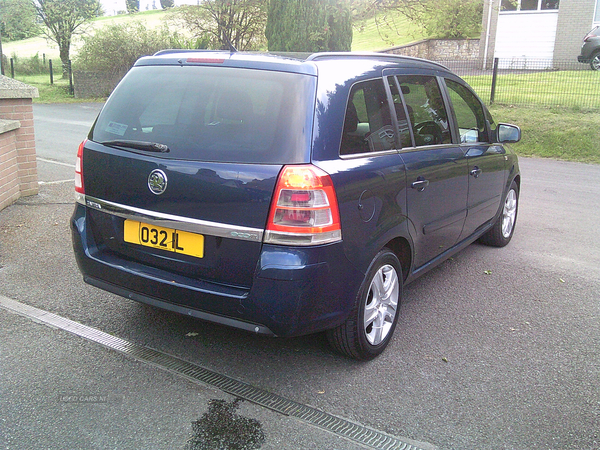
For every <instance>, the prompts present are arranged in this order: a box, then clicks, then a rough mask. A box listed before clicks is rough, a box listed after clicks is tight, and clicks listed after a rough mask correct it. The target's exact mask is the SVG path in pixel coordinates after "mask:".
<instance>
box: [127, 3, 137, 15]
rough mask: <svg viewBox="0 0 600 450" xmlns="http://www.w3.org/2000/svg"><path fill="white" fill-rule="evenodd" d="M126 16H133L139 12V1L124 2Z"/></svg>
mask: <svg viewBox="0 0 600 450" xmlns="http://www.w3.org/2000/svg"><path fill="white" fill-rule="evenodd" d="M125 7H126V8H127V14H134V13H136V12H138V11H139V10H140V0H125Z"/></svg>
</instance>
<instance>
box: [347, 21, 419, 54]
mask: <svg viewBox="0 0 600 450" xmlns="http://www.w3.org/2000/svg"><path fill="white" fill-rule="evenodd" d="M352 28H353V36H352V50H353V51H377V50H384V49H386V48H390V47H395V46H397V45H404V44H408V43H410V42H414V41H418V40H420V39H423V38H424V36H423V32H422V31H421V30H420V29H419V28H417V27H416V26H415V25H414V24H413V23H411V22H410V21H409V20H408V19H407V18H406V17H404V16H402V15H400V14H398V13H392V14H389V15H386V16H383V15H382V16H380V17H377V18H372V19H369V20H366V21H364V22H357V23H354V24H353V27H352Z"/></svg>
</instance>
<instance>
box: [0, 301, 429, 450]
mask: <svg viewBox="0 0 600 450" xmlns="http://www.w3.org/2000/svg"><path fill="white" fill-rule="evenodd" d="M0 306H1V307H3V308H5V309H8V310H10V311H13V312H15V313H17V314H20V315H22V316H25V317H28V318H30V319H32V320H34V321H36V322H39V323H43V324H45V325H49V326H51V327H55V328H59V329H62V330H65V331H68V332H69V333H73V334H76V335H77V336H80V337H82V338H85V339H88V340H90V341H93V342H97V343H98V344H102V345H104V346H105V347H108V348H111V349H113V350H116V351H118V352H120V353H123V354H126V355H129V356H131V357H133V358H135V359H137V360H140V361H143V362H146V363H150V364H153V365H155V366H158V367H160V368H162V369H167V370H169V371H170V372H173V373H175V374H177V375H181V376H184V377H186V378H188V379H190V380H192V381H196V382H198V381H200V382H202V383H205V384H208V385H210V386H213V387H216V388H218V389H220V390H222V391H223V392H227V393H228V394H231V395H233V396H236V397H239V398H242V399H244V400H247V401H249V402H252V403H255V404H257V405H260V406H263V407H265V408H269V409H271V410H273V411H276V412H278V413H281V414H284V415H286V416H291V417H295V418H297V419H299V420H302V421H304V422H307V423H309V424H311V425H314V426H317V427H319V428H322V429H324V430H327V431H329V432H331V433H334V434H336V435H338V436H343V437H345V438H347V439H350V440H352V441H355V442H357V443H360V444H363V445H367V446H369V447H372V448H374V449H381V450H434V449H435V447H434V446H433V445H431V444H428V443H419V442H414V441H411V440H408V439H404V438H397V437H394V436H390V435H388V434H385V433H382V432H381V431H377V430H374V429H371V428H367V427H365V426H363V425H359V424H356V423H354V422H351V421H349V420H347V419H342V418H340V417H337V416H333V415H331V414H328V413H325V412H323V411H320V410H318V409H316V408H313V407H310V406H307V405H303V404H301V403H297V402H295V401H293V400H289V399H286V398H284V397H281V396H279V395H276V394H273V393H270V392H267V391H265V390H263V389H259V388H256V387H254V386H252V385H249V384H247V383H244V382H242V381H239V380H236V379H233V378H230V377H228V376H225V375H222V374H220V373H217V372H213V371H211V370H208V369H205V368H204V367H201V366H198V365H196V364H192V363H190V362H187V361H184V360H182V359H179V358H177V357H175V356H171V355H168V354H166V353H162V352H159V351H157V350H153V349H150V348H147V347H143V346H141V345H137V344H134V343H132V342H129V341H126V340H124V339H121V338H118V337H115V336H111V335H110V334H108V333H104V332H103V331H100V330H97V329H95V328H92V327H89V326H87V325H83V324H80V323H79V322H75V321H73V320H70V319H66V318H64V317H61V316H58V315H56V314H53V313H50V312H47V311H44V310H41V309H38V308H35V307H32V306H29V305H26V304H23V303H20V302H17V301H15V300H11V299H9V298H6V297H3V296H0Z"/></svg>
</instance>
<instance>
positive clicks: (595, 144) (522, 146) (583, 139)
mask: <svg viewBox="0 0 600 450" xmlns="http://www.w3.org/2000/svg"><path fill="white" fill-rule="evenodd" d="M490 111H491V113H492V115H493V116H494V120H496V122H505V123H513V124H515V125H518V126H520V127H521V131H522V139H521V142H518V143H517V144H512V145H513V146H514V149H515V150H516V151H517V153H518V154H519V155H522V156H535V157H540V158H554V159H562V160H566V161H579V162H586V163H594V164H600V113H599V112H598V110H581V109H572V108H548V107H543V106H518V107H517V106H499V105H494V106H492V107H491V108H490Z"/></svg>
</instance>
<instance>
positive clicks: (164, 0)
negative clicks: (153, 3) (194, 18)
mask: <svg viewBox="0 0 600 450" xmlns="http://www.w3.org/2000/svg"><path fill="white" fill-rule="evenodd" d="M173 6H175V0H160V7H161V8H162V9H168V8H172V7H173Z"/></svg>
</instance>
